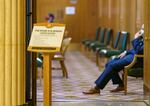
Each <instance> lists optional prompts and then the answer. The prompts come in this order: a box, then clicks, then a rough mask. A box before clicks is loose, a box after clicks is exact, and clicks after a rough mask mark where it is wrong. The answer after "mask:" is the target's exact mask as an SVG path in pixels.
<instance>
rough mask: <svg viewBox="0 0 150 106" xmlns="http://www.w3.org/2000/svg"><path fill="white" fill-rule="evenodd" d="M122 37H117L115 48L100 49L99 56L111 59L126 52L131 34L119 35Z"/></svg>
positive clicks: (121, 33)
mask: <svg viewBox="0 0 150 106" xmlns="http://www.w3.org/2000/svg"><path fill="white" fill-rule="evenodd" d="M119 34H120V35H119V36H117V39H116V42H115V45H114V48H115V49H114V48H106V49H100V50H99V51H98V53H99V55H103V56H106V57H108V58H109V57H111V56H113V55H119V54H120V53H122V52H123V51H124V50H126V46H127V40H128V36H129V33H128V32H125V31H122V32H120V33H119Z"/></svg>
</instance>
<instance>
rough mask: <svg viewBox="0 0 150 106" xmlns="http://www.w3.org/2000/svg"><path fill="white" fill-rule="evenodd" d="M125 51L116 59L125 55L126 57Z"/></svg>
mask: <svg viewBox="0 0 150 106" xmlns="http://www.w3.org/2000/svg"><path fill="white" fill-rule="evenodd" d="M126 53H127V52H126V51H124V52H122V53H121V54H120V55H119V56H118V58H123V57H124V56H125V55H126Z"/></svg>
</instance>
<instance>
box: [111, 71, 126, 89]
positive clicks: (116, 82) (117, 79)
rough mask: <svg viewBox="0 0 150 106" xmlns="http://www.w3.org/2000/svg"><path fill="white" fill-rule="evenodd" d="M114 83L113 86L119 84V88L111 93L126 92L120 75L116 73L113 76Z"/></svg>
mask: <svg viewBox="0 0 150 106" xmlns="http://www.w3.org/2000/svg"><path fill="white" fill-rule="evenodd" d="M112 82H113V84H118V86H117V88H115V89H113V90H110V92H119V91H123V90H124V84H123V81H122V80H121V78H120V76H119V73H116V74H114V75H113V76H112Z"/></svg>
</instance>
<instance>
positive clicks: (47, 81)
mask: <svg viewBox="0 0 150 106" xmlns="http://www.w3.org/2000/svg"><path fill="white" fill-rule="evenodd" d="M43 57H44V66H43V70H44V71H43V78H44V106H52V104H51V103H52V88H51V86H52V80H51V76H52V72H51V59H52V58H53V54H49V53H44V54H43Z"/></svg>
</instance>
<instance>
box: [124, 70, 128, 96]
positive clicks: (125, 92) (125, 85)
mask: <svg viewBox="0 0 150 106" xmlns="http://www.w3.org/2000/svg"><path fill="white" fill-rule="evenodd" d="M127 75H128V71H127V70H126V69H125V70H124V94H125V95H126V94H127Z"/></svg>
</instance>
